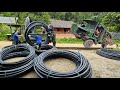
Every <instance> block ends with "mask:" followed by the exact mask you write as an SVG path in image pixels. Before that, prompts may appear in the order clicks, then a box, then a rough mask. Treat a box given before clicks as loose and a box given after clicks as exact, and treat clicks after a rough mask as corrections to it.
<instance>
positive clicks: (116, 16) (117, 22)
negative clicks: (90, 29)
mask: <svg viewBox="0 0 120 90" xmlns="http://www.w3.org/2000/svg"><path fill="white" fill-rule="evenodd" d="M102 24H103V25H104V26H105V27H106V28H108V29H109V31H112V32H119V31H120V12H109V13H108V14H107V15H106V16H104V18H103V19H102Z"/></svg>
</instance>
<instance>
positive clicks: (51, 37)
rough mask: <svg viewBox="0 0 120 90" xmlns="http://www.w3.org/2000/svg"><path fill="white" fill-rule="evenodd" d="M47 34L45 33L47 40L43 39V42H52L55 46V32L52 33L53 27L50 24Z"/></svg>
mask: <svg viewBox="0 0 120 90" xmlns="http://www.w3.org/2000/svg"><path fill="white" fill-rule="evenodd" d="M47 32H48V35H47V40H46V41H45V44H48V43H49V42H51V39H52V42H53V46H56V40H55V34H54V27H53V25H52V24H49V25H48V31H47Z"/></svg>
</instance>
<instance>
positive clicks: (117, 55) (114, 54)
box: [96, 48, 120, 60]
mask: <svg viewBox="0 0 120 90" xmlns="http://www.w3.org/2000/svg"><path fill="white" fill-rule="evenodd" d="M96 53H97V54H98V55H100V56H103V57H106V58H109V59H114V60H120V51H117V50H113V49H107V48H102V49H99V50H97V51H96Z"/></svg>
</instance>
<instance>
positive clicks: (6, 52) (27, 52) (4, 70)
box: [0, 44, 36, 78]
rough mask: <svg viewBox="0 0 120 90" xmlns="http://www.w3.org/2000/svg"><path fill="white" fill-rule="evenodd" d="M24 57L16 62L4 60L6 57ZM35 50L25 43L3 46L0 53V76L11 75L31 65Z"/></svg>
mask: <svg viewBox="0 0 120 90" xmlns="http://www.w3.org/2000/svg"><path fill="white" fill-rule="evenodd" d="M13 57H25V58H23V59H22V60H20V61H16V62H5V60H7V59H8V58H13ZM35 57H36V54H35V50H34V48H33V47H32V46H30V45H27V44H20V45H11V46H8V47H6V48H3V49H2V51H1V53H0V77H1V78H6V77H13V76H16V75H19V74H21V73H23V72H25V71H27V70H29V69H30V68H32V67H33V62H34V58H35Z"/></svg>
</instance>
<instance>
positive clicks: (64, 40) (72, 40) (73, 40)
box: [56, 38, 83, 44]
mask: <svg viewBox="0 0 120 90" xmlns="http://www.w3.org/2000/svg"><path fill="white" fill-rule="evenodd" d="M56 42H57V43H72V44H73V43H74V44H82V43H83V41H82V40H81V39H77V38H57V39H56Z"/></svg>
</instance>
